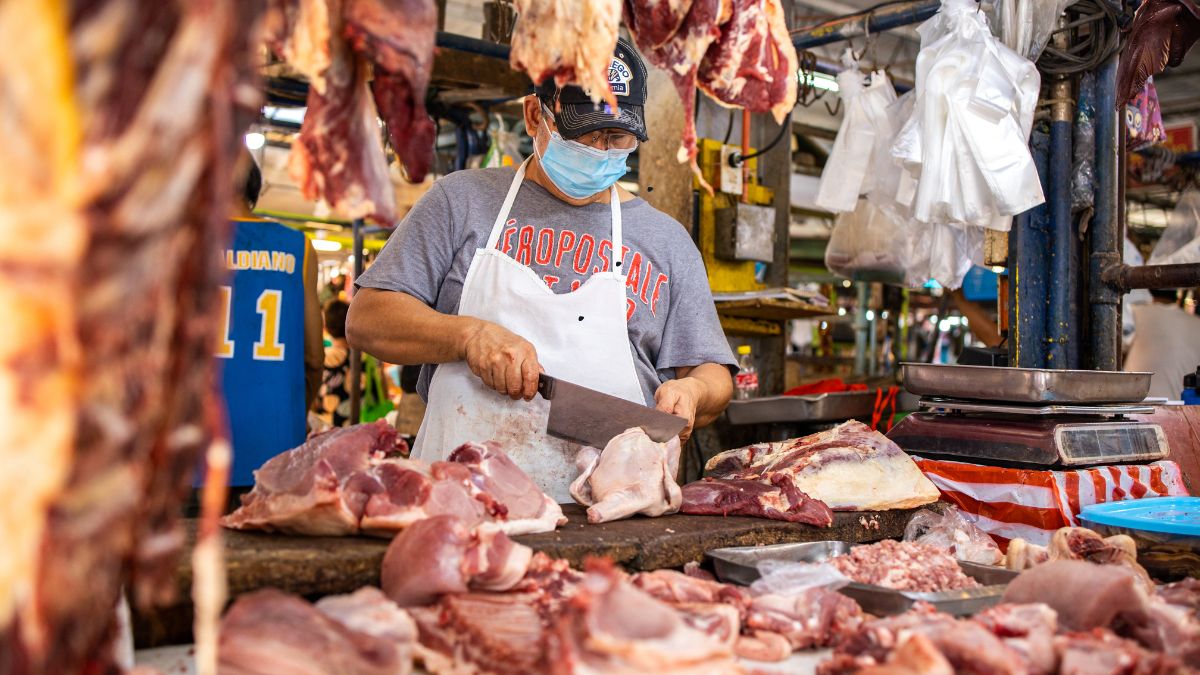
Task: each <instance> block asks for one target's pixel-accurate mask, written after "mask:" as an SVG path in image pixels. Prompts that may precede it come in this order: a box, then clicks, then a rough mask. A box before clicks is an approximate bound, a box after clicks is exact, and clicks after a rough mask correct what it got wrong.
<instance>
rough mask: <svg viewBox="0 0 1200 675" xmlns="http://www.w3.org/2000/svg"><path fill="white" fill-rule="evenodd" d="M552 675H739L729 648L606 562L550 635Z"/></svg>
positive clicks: (593, 569) (583, 586)
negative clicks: (626, 674)
mask: <svg viewBox="0 0 1200 675" xmlns="http://www.w3.org/2000/svg"><path fill="white" fill-rule="evenodd" d="M548 654H549V661H550V665H551V670H550V672H551V673H555V674H556V675H558V674H568V673H569V674H575V673H662V674H672V675H682V674H685V673H686V674H689V675H690V674H693V673H694V674H695V675H701V674H705V675H720V674H721V673H738V672H741V669H740V668H739V667H738V666H737V665H736V664H735V662H734V660H733V652H732V649H731V647H730V646H729V645H728V644H725V643H722V642H719V641H716V640H713V639H712V638H711V637H710V636H709V635H708V634H706V633H705V632H703V631H700V630H697V629H695V628H693V627H691V626H689V625H688V623H687V622H686V621H685V620H684V619H683V617H682V616H681V615H680V613H679V612H677V611H675V610H674V609H673V608H671V607H670V606H668V605H666V604H664V603H662V602H660V601H658V600H655V599H654V598H652V597H650V596H649V595H647V594H646V593H644V592H642V591H641V590H639V589H637V588H635V587H634V586H633V585H631V584H630V583H629V582H628V581H627V580H626V579H624V578H623V576H622V575H621V574H620V573H618V572H617V571H616V570H615V569H613V567H612V564H611V563H609V562H607V561H596V562H595V563H593V564H592V566H591V567H590V568H589V570H588V573H587V577H586V578H585V579H584V580H583V582H582V584H581V589H580V590H579V592H578V593H577V594H576V595H575V596H574V597H573V598H572V599H571V600H570V601H569V602H568V603H567V606H566V608H565V609H564V611H563V614H562V616H561V617H560V618H559V619H558V620H557V621H556V623H555V625H554V628H553V631H552V632H551V633H550V635H549V640H548Z"/></svg>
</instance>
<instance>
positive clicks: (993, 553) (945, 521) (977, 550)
mask: <svg viewBox="0 0 1200 675" xmlns="http://www.w3.org/2000/svg"><path fill="white" fill-rule="evenodd" d="M904 541H915V542H918V543H921V544H926V545H929V546H933V547H934V548H939V549H941V550H943V551H947V552H948V553H950V554H951V555H953V556H954V557H955V558H957V559H959V560H965V561H967V562H974V563H980V564H983V565H999V564H1001V563H1002V562H1003V561H1004V554H1003V553H1001V552H1000V547H999V546H997V545H996V542H995V541H994V540H993V539H992V538H991V537H990V536H989V535H988V533H986V532H984V531H983V530H981V529H979V527H978V526H977V525H975V523H973V522H971V521H970V520H968V519H967V518H966V516H964V515H963V513H962V511H959V510H958V509H957V508H956V507H953V506H948V507H946V511H945V513H937V512H936V511H930V510H923V511H921V512H920V513H918V514H917V515H915V516H913V517H912V520H910V521H908V526H907V527H905V528H904Z"/></svg>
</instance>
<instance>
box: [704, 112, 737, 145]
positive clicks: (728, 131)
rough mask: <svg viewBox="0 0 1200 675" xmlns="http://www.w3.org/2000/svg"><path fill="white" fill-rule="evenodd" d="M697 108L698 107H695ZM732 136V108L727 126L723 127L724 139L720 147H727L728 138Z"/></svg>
mask: <svg viewBox="0 0 1200 675" xmlns="http://www.w3.org/2000/svg"><path fill="white" fill-rule="evenodd" d="M697 108H699V106H697ZM732 135H733V108H730V109H729V124H726V125H725V138H724V139H723V140H722V141H721V145H729V137H730V136H732Z"/></svg>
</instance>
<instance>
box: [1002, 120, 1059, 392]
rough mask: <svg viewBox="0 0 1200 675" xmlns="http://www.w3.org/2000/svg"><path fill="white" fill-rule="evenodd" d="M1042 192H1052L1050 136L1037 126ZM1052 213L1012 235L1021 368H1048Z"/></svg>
mask: <svg viewBox="0 0 1200 675" xmlns="http://www.w3.org/2000/svg"><path fill="white" fill-rule="evenodd" d="M1029 145H1030V150H1031V151H1032V154H1033V163H1034V165H1035V166H1036V167H1037V172H1038V177H1039V179H1040V180H1041V184H1042V192H1043V193H1048V192H1049V189H1050V187H1049V181H1048V177H1049V175H1050V171H1049V154H1050V135H1049V133H1048V130H1047V129H1046V128H1045V127H1044V126H1043V125H1036V126H1035V127H1034V129H1033V133H1032V134H1031V136H1030V139H1029ZM1049 229H1050V209H1049V207H1048V206H1047V205H1045V204H1042V205H1041V206H1038V207H1036V208H1033V209H1030V210H1029V211H1026V212H1025V213H1022V214H1020V215H1019V216H1017V218H1016V221H1015V222H1014V223H1013V229H1012V232H1011V233H1010V234H1009V255H1008V263H1009V270H1008V274H1009V287H1010V289H1011V290H1010V293H1009V298H1010V307H1009V317H1011V318H1010V324H1011V325H1010V329H1009V330H1010V333H1011V334H1010V336H1009V346H1010V356H1011V358H1010V360H1009V362H1010V363H1011V364H1012V365H1014V366H1016V367H1019V368H1044V367H1045V366H1046V315H1047V311H1046V286H1047V269H1048V266H1047V264H1046V263H1047V251H1049V249H1050V237H1049Z"/></svg>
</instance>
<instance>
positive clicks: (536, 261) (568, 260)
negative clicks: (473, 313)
mask: <svg viewBox="0 0 1200 675" xmlns="http://www.w3.org/2000/svg"><path fill="white" fill-rule="evenodd" d="M513 174H514V170H513V169H511V168H501V169H472V170H466V171H456V172H454V173H452V174H449V175H447V176H446V177H444V178H441V179H440V180H438V181H437V182H436V183H434V184H433V187H431V188H430V189H429V192H427V193H426V194H425V196H423V197H421V199H420V201H418V202H417V203H416V205H415V206H413V208H412V210H411V211H409V213H408V215H407V216H406V217H405V218H404V221H403V222H402V223H401V224H400V226H399V227H398V228H397V229H396V232H395V233H393V234H392V237H391V239H389V240H388V243H387V245H386V246H384V247H383V251H381V252H380V254H379V257H378V259H377V260H376V261H375V264H374V265H372V266H371V267H370V269H368V270H367V271H366V272H365V273H363V275H362V277H361V278H359V279H358V281H357V284H356V285H357V286H359V287H366V288H378V289H383V290H388V291H401V292H404V293H408V294H409V295H411V296H413V297H415V298H418V299H420V300H421V301H422V302H424V303H426V304H428V305H429V306H430V307H433V308H434V309H436V310H438V311H439V312H442V313H444V314H456V313H457V312H458V300H459V296H460V295H461V294H462V286H463V280H464V279H465V278H466V275H467V268H468V267H470V265H471V259H472V258H473V257H474V255H475V251H476V249H478V248H480V247H482V246H486V245H487V240H488V235H489V234H490V233H491V229H492V224H493V223H494V222H495V220H496V215H497V214H498V213H499V210H500V205H501V204H502V203H503V201H504V195H505V193H507V191H508V187H509V185H510V184H511V183H512V179H513ZM621 220H622V238H623V239H624V243H623V248H625V249H626V251H625V254H624V257H623V259H622V260H623V262H622V265H621V268H622V269H623V270H625V273H626V275H627V276H628V283H627V288H626V291H627V301H628V311H629V314H627V317H628V322H629V343H630V346H631V348H632V351H633V357H634V365H635V366H636V368H637V374H638V379H639V380H640V381H641V384H642V392H643V393H644V394H645V396H646V403H647V405H653V404H654V391H655V390H656V389H657V388H658V385H659V384H661V383H663V382H666V381H667V380H669V379H672V378H674V377H675V370H674V369H675V368H677V367H686V366H697V365H700V364H702V363H718V364H722V365H726V366H731V367H733V366H735V364H736V361H735V360H734V358H733V353H732V352H731V351H730V349H729V343H728V342H727V341H726V340H725V335H724V333H723V332H722V331H721V325H720V323H719V322H718V320H717V312H716V308H715V307H714V306H713V300H712V293H711V292H710V291H709V288H708V277H707V275H706V273H705V270H704V262H703V261H702V260H701V258H700V252H699V251H697V250H696V246H695V244H693V243H692V240H691V238H690V237H689V236H688V232H687V230H685V229H684V228H683V227H682V226H681V225H680V224H679V223H678V222H676V221H674V220H672V219H671V218H670V217H669V216H667V215H666V214H664V213H663V212H661V211H659V210H657V209H655V208H654V207H653V206H650V204H648V203H646V201H645V200H643V199H640V198H635V199H633V200H631V201H627V202H624V203H623V204H621ZM611 236H612V222H611V215H610V209H609V205H608V204H588V205H586V206H571V205H569V204H566V203H564V202H562V201H561V200H559V199H557V198H555V197H554V196H553V195H551V194H550V193H549V192H547V191H546V189H545V188H543V187H541V186H540V185H537V184H536V183H533V182H532V181H528V180H527V181H525V183H524V184H523V185H522V186H521V191H520V192H519V193H518V194H517V199H516V201H515V202H514V203H513V207H512V211H511V212H510V213H509V222H508V224H507V225H506V226H505V228H504V230H503V232H502V233H501V236H500V241H499V243H498V244H497V247H498V248H499V249H500V250H502V251H503V252H504V253H506V254H508V255H510V256H512V257H513V258H515V259H516V260H518V261H519V262H521V263H524V264H526V265H529V266H530V267H531V268H532V269H533V270H534V271H535V272H536V273H537V274H538V275H539V276H541V277H542V278H543V279H544V280H545V281H546V283H547V284H548V285H549V286H550V288H551V289H553V290H554V291H555V292H556V293H567V292H570V291H572V290H574V289H575V288H578V287H579V285H580V284H581V283H583V282H584V281H585V280H587V278H588V277H589V276H591V275H592V274H593V273H595V272H599V271H601V270H606V269H608V268H609V265H610V264H611V262H612V241H611ZM435 367H436V366H432V365H426V366H424V367H422V369H421V378H420V381H419V382H418V384H417V391H418V392H419V393H420V394H421V397H422V398H427V397H428V391H429V379H430V378H431V377H432V376H433V369H434V368H435Z"/></svg>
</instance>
